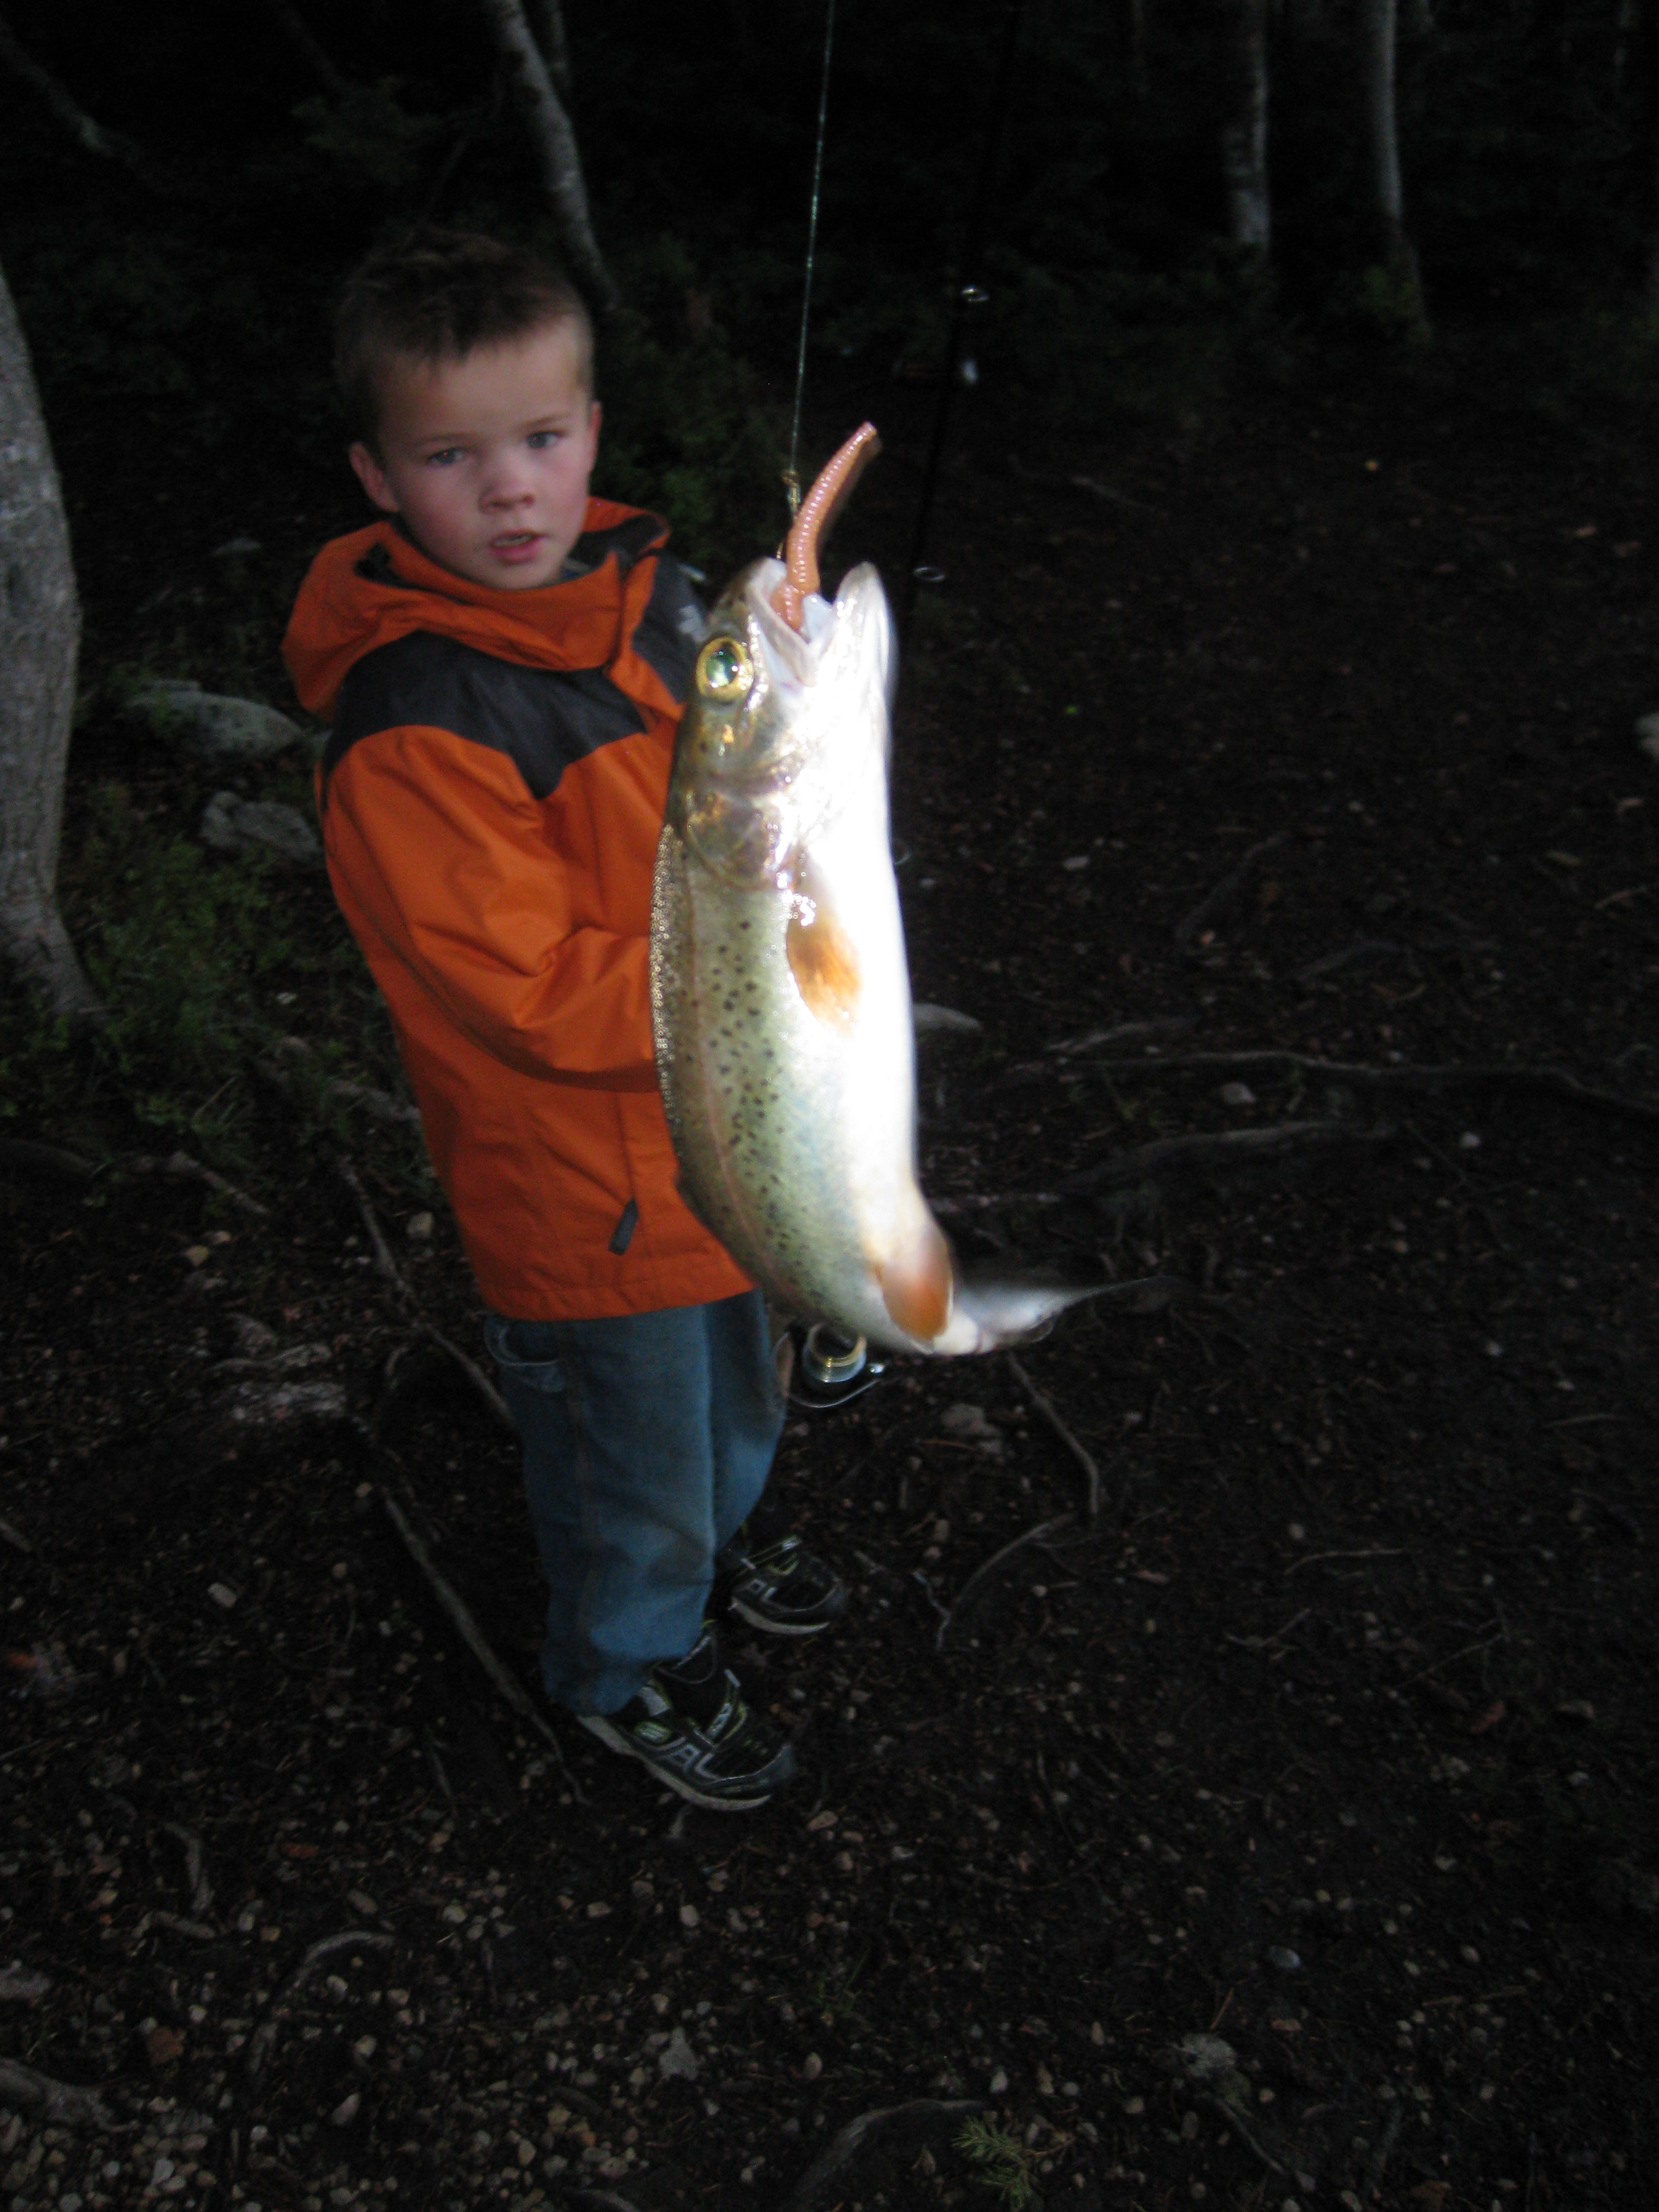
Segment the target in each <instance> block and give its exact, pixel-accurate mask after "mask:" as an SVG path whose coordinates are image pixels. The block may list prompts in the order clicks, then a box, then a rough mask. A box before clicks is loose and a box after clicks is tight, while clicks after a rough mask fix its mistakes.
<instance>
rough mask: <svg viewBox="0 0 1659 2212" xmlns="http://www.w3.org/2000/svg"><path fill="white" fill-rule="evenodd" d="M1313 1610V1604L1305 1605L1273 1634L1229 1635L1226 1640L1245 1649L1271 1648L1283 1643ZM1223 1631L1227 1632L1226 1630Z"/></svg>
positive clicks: (1262, 1649)
mask: <svg viewBox="0 0 1659 2212" xmlns="http://www.w3.org/2000/svg"><path fill="white" fill-rule="evenodd" d="M1312 1610H1313V1608H1312V1607H1311V1606H1306V1605H1304V1607H1303V1608H1302V1610H1301V1612H1300V1613H1292V1614H1291V1617H1290V1619H1289V1620H1287V1621H1286V1622H1285V1626H1283V1628H1279V1629H1275V1630H1274V1632H1273V1634H1272V1635H1271V1636H1227V1638H1226V1640H1227V1642H1228V1643H1229V1644H1237V1645H1238V1647H1239V1649H1240V1650H1243V1651H1267V1650H1271V1649H1272V1648H1273V1645H1274V1644H1282V1643H1283V1642H1284V1641H1285V1638H1286V1637H1287V1636H1288V1635H1289V1634H1290V1632H1291V1630H1292V1629H1293V1628H1294V1627H1295V1626H1296V1625H1297V1622H1298V1621H1300V1620H1306V1619H1307V1618H1308V1615H1309V1613H1310V1612H1311V1611H1312ZM1224 1634H1225V1631H1224Z"/></svg>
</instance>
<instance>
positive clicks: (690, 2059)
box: [657, 2027, 702, 2081]
mask: <svg viewBox="0 0 1659 2212" xmlns="http://www.w3.org/2000/svg"><path fill="white" fill-rule="evenodd" d="M657 2071H658V2072H659V2074H660V2075H662V2078H663V2080H664V2081H696V2078H697V2075H698V2074H699V2073H700V2072H701V2071H702V2069H701V2068H700V2067H699V2066H698V2064H697V2054H696V2051H693V2049H692V2048H691V2045H690V2043H688V2042H687V2040H686V2036H685V2030H684V2028H683V2027H677V2028H676V2029H675V2030H674V2033H672V2034H671V2036H670V2037H669V2039H668V2040H667V2042H666V2043H665V2045H664V2046H663V2048H662V2050H661V2051H660V2052H659V2055H658V2058H657Z"/></svg>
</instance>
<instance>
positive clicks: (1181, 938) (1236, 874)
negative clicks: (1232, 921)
mask: <svg viewBox="0 0 1659 2212" xmlns="http://www.w3.org/2000/svg"><path fill="white" fill-rule="evenodd" d="M1284 842H1285V831H1284V830H1283V829H1275V830H1274V832H1273V836H1271V837H1264V838H1262V839H1261V842H1260V843H1259V844H1255V845H1252V846H1251V848H1250V849H1249V852H1248V853H1246V854H1245V855H1244V857H1243V860H1241V861H1240V862H1239V864H1238V866H1237V867H1236V868H1235V869H1233V870H1232V872H1231V874H1229V875H1225V876H1223V878H1221V881H1220V882H1219V883H1218V884H1217V885H1216V887H1215V889H1214V890H1212V892H1211V893H1210V895H1209V896H1208V897H1207V898H1205V899H1200V901H1199V902H1198V904H1197V905H1196V906H1195V907H1194V908H1193V910H1192V912H1191V913H1190V914H1189V915H1183V916H1182V919H1181V921H1178V922H1177V923H1176V930H1175V941H1176V944H1177V945H1190V944H1191V943H1192V941H1193V939H1194V938H1195V937H1196V936H1197V935H1198V933H1199V932H1200V929H1202V928H1203V927H1204V926H1205V924H1206V922H1210V921H1214V920H1215V918H1216V916H1217V915H1218V914H1224V913H1225V911H1226V909H1227V908H1229V907H1230V906H1231V904H1232V902H1233V901H1234V900H1235V899H1236V898H1237V896H1238V894H1239V893H1240V891H1242V890H1243V888H1244V886H1245V884H1246V883H1247V882H1248V881H1249V876H1250V872H1251V870H1252V869H1253V868H1254V867H1255V864H1256V862H1257V861H1258V860H1262V859H1264V858H1265V857H1266V856H1267V854H1269V853H1271V852H1273V851H1275V850H1277V848H1279V846H1280V845H1282V844H1283V843H1284Z"/></svg>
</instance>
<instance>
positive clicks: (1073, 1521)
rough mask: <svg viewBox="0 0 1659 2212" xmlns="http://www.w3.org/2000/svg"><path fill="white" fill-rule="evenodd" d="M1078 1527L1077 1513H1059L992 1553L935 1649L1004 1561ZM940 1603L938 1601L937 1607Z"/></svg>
mask: <svg viewBox="0 0 1659 2212" xmlns="http://www.w3.org/2000/svg"><path fill="white" fill-rule="evenodd" d="M1076 1526H1077V1516H1076V1514H1075V1513H1058V1514H1056V1515H1055V1516H1054V1519H1053V1520H1052V1521H1039V1522H1037V1524H1036V1527H1035V1528H1027V1529H1026V1530H1025V1532H1024V1534H1023V1535H1018V1536H1016V1537H1015V1538H1014V1540H1013V1541H1012V1544H1005V1545H1004V1546H1003V1547H1002V1549H1001V1550H1000V1552H993V1553H992V1554H991V1556H990V1558H989V1559H987V1560H986V1561H985V1563H984V1565H982V1566H977V1567H975V1569H974V1571H973V1573H972V1574H971V1575H969V1577H968V1579H967V1581H966V1582H965V1583H963V1586H962V1588H961V1589H959V1590H958V1591H957V1596H956V1603H955V1604H954V1605H953V1606H952V1607H951V1609H950V1611H949V1612H948V1613H945V1616H944V1618H943V1619H942V1620H940V1622H939V1633H938V1634H937V1635H936V1636H935V1637H934V1638H933V1649H934V1650H935V1651H943V1650H944V1649H945V1638H946V1637H947V1636H948V1635H949V1634H950V1632H951V1628H952V1627H953V1626H954V1625H955V1623H956V1620H957V1615H958V1614H959V1613H961V1611H962V1609H963V1606H965V1605H966V1604H967V1602H968V1601H969V1598H970V1597H971V1596H972V1595H973V1594H974V1592H975V1590H976V1589H978V1588H979V1586H980V1584H981V1583H983V1582H985V1581H987V1579H988V1578H989V1577H991V1576H992V1575H994V1573H995V1572H996V1571H997V1569H998V1568H999V1567H1000V1565H1002V1563H1003V1561H1004V1560H1005V1559H1012V1557H1013V1555H1014V1553H1016V1552H1023V1551H1024V1549H1025V1547H1026V1546H1027V1545H1028V1544H1041V1543H1042V1542H1043V1541H1044V1540H1045V1539H1046V1538H1048V1537H1049V1536H1053V1535H1057V1534H1059V1532H1060V1529H1062V1528H1075V1527H1076ZM937 1602H938V1601H937V1600H935V1605H936V1606H937Z"/></svg>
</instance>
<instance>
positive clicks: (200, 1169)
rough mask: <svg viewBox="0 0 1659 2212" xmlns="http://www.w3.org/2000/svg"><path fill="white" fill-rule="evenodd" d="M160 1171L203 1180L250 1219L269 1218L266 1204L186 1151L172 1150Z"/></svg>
mask: <svg viewBox="0 0 1659 2212" xmlns="http://www.w3.org/2000/svg"><path fill="white" fill-rule="evenodd" d="M134 1165H135V1166H148V1165H149V1162H148V1161H143V1162H134ZM161 1173H162V1174H163V1175H165V1176H172V1177H173V1179H174V1181H175V1182H204V1183H205V1184H206V1185H207V1187H208V1188H209V1189H210V1190H216V1191H217V1192H218V1193H219V1194H220V1196H221V1197H222V1198H226V1199H228V1200H229V1201H230V1203H231V1204H232V1205H233V1206H235V1207H236V1208H237V1210H238V1212H242V1213H246V1215H247V1216H248V1217H249V1218H250V1219H252V1220H254V1221H269V1220H270V1207H269V1206H261V1205H260V1203H259V1201H258V1199H257V1198H250V1197H249V1196H248V1194H247V1193H246V1191H245V1190H238V1188H236V1186H235V1184H234V1182H227V1181H226V1179H225V1177H224V1176H222V1175H221V1174H220V1173H219V1171H218V1170H217V1169H216V1168H204V1166H203V1165H202V1164H201V1162H200V1161H199V1160H193V1159H191V1157H190V1154H189V1153H188V1152H174V1153H173V1154H172V1155H171V1156H170V1158H167V1159H165V1160H163V1161H162V1162H161Z"/></svg>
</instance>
